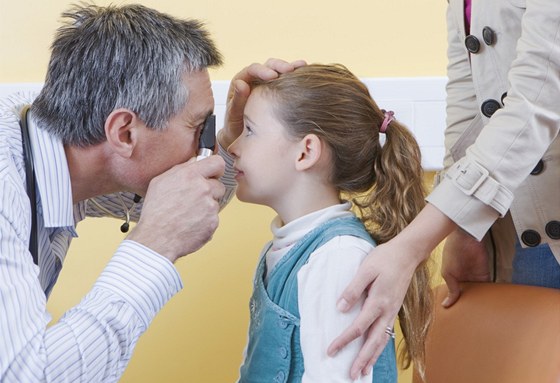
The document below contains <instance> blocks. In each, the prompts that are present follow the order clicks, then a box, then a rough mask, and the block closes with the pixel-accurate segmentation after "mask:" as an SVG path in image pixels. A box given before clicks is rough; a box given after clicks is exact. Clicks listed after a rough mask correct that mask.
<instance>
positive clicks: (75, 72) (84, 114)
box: [31, 4, 222, 147]
mask: <svg viewBox="0 0 560 383" xmlns="http://www.w3.org/2000/svg"><path fill="white" fill-rule="evenodd" d="M62 17H63V18H66V19H68V23H65V25H63V26H62V27H60V28H59V29H58V31H57V34H56V36H55V39H54V42H53V44H52V47H51V48H52V54H51V59H50V63H49V68H48V71H47V76H46V80H45V85H44V87H43V89H42V90H41V92H40V94H39V96H38V97H37V99H36V100H35V101H34V102H33V105H32V109H31V110H32V113H33V115H34V116H35V117H36V118H37V119H38V121H39V123H40V126H41V127H42V128H44V129H46V130H48V131H49V132H50V133H52V134H54V135H55V136H57V137H59V138H61V139H62V141H63V143H64V144H69V145H75V146H82V147H85V146H90V145H95V144H98V143H100V142H103V141H104V140H105V139H106V137H105V132H104V125H105V120H106V118H107V117H108V116H109V114H110V113H111V112H112V111H113V110H115V109H116V108H127V109H130V110H132V111H133V112H135V113H136V114H137V115H138V116H139V117H140V119H142V121H144V123H145V124H146V125H147V126H149V127H152V128H154V129H165V128H166V125H167V122H168V121H169V119H170V118H171V117H173V116H174V115H176V114H177V113H178V112H179V111H180V110H181V109H182V108H183V107H184V105H185V103H186V102H187V98H188V89H186V87H185V86H184V85H183V76H184V75H185V74H186V73H189V72H193V71H199V70H203V69H205V68H207V67H211V66H217V65H221V64H222V56H221V54H220V52H219V51H218V50H217V48H216V46H215V44H214V42H213V41H212V40H211V39H210V36H209V34H208V32H207V31H206V30H205V29H204V28H203V24H202V23H201V22H200V21H197V20H180V19H177V18H174V17H171V16H169V15H166V14H163V13H161V12H158V11H156V10H153V9H150V8H147V7H144V6H141V5H124V6H122V7H116V6H108V7H99V6H96V5H89V4H85V5H80V6H74V7H73V8H72V9H70V10H68V11H67V12H65V13H63V14H62Z"/></svg>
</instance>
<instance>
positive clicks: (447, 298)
mask: <svg viewBox="0 0 560 383" xmlns="http://www.w3.org/2000/svg"><path fill="white" fill-rule="evenodd" d="M441 305H442V306H443V307H447V306H448V305H449V297H446V298H445V299H444V300H443V302H441Z"/></svg>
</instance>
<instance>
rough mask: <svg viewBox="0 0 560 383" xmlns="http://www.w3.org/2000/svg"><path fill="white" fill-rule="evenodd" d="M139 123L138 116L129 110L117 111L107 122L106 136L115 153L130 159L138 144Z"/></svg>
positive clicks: (110, 115) (113, 112)
mask: <svg viewBox="0 0 560 383" xmlns="http://www.w3.org/2000/svg"><path fill="white" fill-rule="evenodd" d="M138 122H140V120H139V119H138V117H137V116H136V114H135V113H134V112H132V111H130V110H128V109H124V108H119V109H115V110H113V111H112V112H111V114H109V116H108V117H107V119H106V120H105V136H106V137H107V143H108V144H109V146H110V147H111V149H112V151H113V152H114V153H117V154H118V155H120V156H122V157H125V158H130V157H131V156H132V152H133V151H134V148H135V146H136V144H137V143H138V133H139V129H138V126H137V125H138Z"/></svg>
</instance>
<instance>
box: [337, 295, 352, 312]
mask: <svg viewBox="0 0 560 383" xmlns="http://www.w3.org/2000/svg"><path fill="white" fill-rule="evenodd" d="M336 308H337V309H338V311H342V312H344V311H346V310H348V309H349V308H350V305H349V304H348V302H347V301H346V299H344V298H342V299H340V300H339V301H338V303H337V304H336Z"/></svg>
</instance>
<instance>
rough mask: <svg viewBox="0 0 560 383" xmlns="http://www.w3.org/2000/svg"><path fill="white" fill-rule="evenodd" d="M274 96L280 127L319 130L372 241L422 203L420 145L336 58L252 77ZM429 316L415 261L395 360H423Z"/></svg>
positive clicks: (390, 233) (424, 277) (402, 223)
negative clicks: (385, 123)
mask: <svg viewBox="0 0 560 383" xmlns="http://www.w3.org/2000/svg"><path fill="white" fill-rule="evenodd" d="M253 86H259V87H262V89H263V90H264V91H265V92H268V93H267V95H269V96H270V97H272V99H273V100H274V101H275V102H274V113H275V114H276V117H277V118H278V119H279V120H280V121H281V122H283V125H284V126H285V127H286V128H287V129H288V132H289V133H290V134H291V135H292V136H294V137H296V138H303V137H304V136H306V135H307V134H315V135H317V136H318V137H320V138H321V139H322V140H323V141H324V142H325V143H326V144H327V145H328V146H329V148H330V152H331V157H332V173H331V179H330V181H331V182H332V184H333V185H335V186H336V187H337V188H338V190H339V191H340V193H341V197H342V196H344V198H351V200H352V201H353V203H354V206H355V207H356V208H357V209H358V210H359V212H358V213H359V215H360V216H361V219H362V221H363V222H364V224H365V225H366V227H367V228H368V230H369V231H370V233H371V235H372V237H373V238H374V239H375V240H376V242H377V243H378V244H381V243H384V242H387V241H389V240H390V239H391V238H393V237H395V236H396V235H397V234H398V233H399V232H400V231H401V230H403V229H404V228H405V227H406V226H407V225H408V224H409V223H410V222H411V221H412V220H413V219H414V217H415V216H416V215H417V214H418V213H419V212H420V210H421V209H422V208H423V207H424V204H425V202H424V196H425V191H424V187H423V173H422V167H421V163H420V149H419V147H418V144H417V142H416V140H415V139H414V137H413V135H412V134H411V133H410V131H409V130H408V129H407V128H406V127H404V126H403V125H401V124H400V123H399V122H398V121H397V120H393V121H392V122H390V124H389V126H388V128H387V130H386V133H385V142H384V144H383V145H382V144H381V142H380V132H379V129H380V127H381V124H382V123H383V120H384V118H385V113H384V111H383V110H381V109H380V108H379V107H378V106H377V104H376V103H375V101H374V100H373V99H372V97H371V96H370V94H369V91H368V89H367V87H366V86H365V85H364V84H363V83H362V82H361V81H360V80H359V79H358V78H357V77H356V76H354V75H353V74H352V73H351V72H350V71H348V70H347V69H346V68H345V67H344V66H341V65H317V64H315V65H307V66H304V67H301V68H298V69H296V70H295V71H293V72H290V73H286V74H283V75H281V76H279V77H278V78H277V79H274V80H270V81H265V82H258V83H255V84H253ZM430 321H431V292H430V273H429V269H428V266H427V264H426V262H423V263H422V264H421V265H419V266H418V268H417V269H416V272H415V273H414V276H413V278H412V281H411V284H410V286H409V288H408V291H407V294H406V296H405V299H404V303H403V306H402V308H401V310H400V311H399V322H400V325H401V329H402V332H403V335H404V340H405V343H404V345H402V347H401V363H402V366H403V367H404V368H408V367H409V366H410V364H411V362H414V363H415V364H416V366H417V368H418V369H419V371H422V370H423V365H424V339H425V337H426V333H427V331H428V327H429V324H430Z"/></svg>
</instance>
